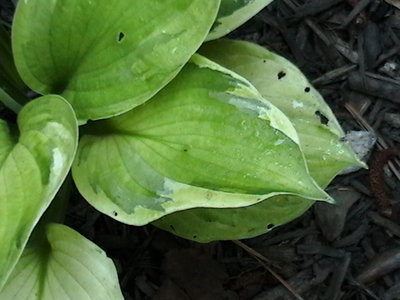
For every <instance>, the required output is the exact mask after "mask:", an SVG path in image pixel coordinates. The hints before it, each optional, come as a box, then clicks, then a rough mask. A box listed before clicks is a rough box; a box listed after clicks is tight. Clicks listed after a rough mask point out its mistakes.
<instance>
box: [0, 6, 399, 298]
mask: <svg viewBox="0 0 400 300" xmlns="http://www.w3.org/2000/svg"><path fill="white" fill-rule="evenodd" d="M396 5H397V7H396ZM6 6H7V5H5V4H3V2H1V8H3V10H2V11H1V13H0V16H1V18H2V20H3V22H5V23H7V22H9V21H10V18H9V15H10V14H9V12H8V11H5V10H4V8H5V7H6ZM399 7H400V1H399V0H391V1H389V0H387V1H384V0H275V2H274V3H273V4H272V5H270V6H269V7H268V8H266V9H264V10H263V11H262V12H261V13H259V14H258V15H257V16H256V17H254V18H253V19H252V20H250V21H249V22H248V23H246V24H245V25H244V26H242V27H241V28H239V29H238V30H236V31H235V32H234V33H232V34H231V37H232V38H237V39H247V40H251V41H254V42H257V43H258V44H261V45H263V46H265V47H268V48H269V49H272V50H274V51H275V52H277V53H279V54H281V55H283V56H285V57H286V58H288V59H289V60H291V61H292V62H293V63H295V64H296V65H297V66H299V68H300V69H301V70H302V71H303V72H304V73H305V74H306V75H307V76H308V78H309V79H310V80H311V81H312V82H313V84H314V85H315V86H316V87H317V88H318V90H319V91H320V92H321V93H322V94H323V96H324V97H325V99H326V101H327V102H328V103H329V105H330V106H331V108H332V110H333V111H334V112H335V114H336V116H337V118H338V119H339V121H340V123H341V124H342V126H343V128H344V129H345V130H346V131H349V130H357V131H360V130H363V131H364V130H369V131H371V132H373V133H374V134H375V136H376V137H377V138H378V142H377V144H376V146H375V148H374V150H373V152H374V153H375V154H373V155H371V156H370V157H369V158H367V162H368V164H369V165H370V170H360V171H357V172H353V173H350V174H348V175H344V176H338V177H337V178H336V179H335V180H334V182H333V183H332V184H331V185H330V187H329V191H330V192H331V193H332V194H333V195H334V197H335V198H336V199H337V201H338V206H336V207H332V206H330V205H328V204H317V205H315V206H314V207H313V208H312V209H311V210H309V211H308V212H307V213H306V214H304V215H303V216H302V217H301V218H299V219H297V220H295V221H293V222H291V223H289V224H286V225H284V226H281V227H279V228H276V229H274V230H273V231H272V232H270V233H268V234H265V235H262V236H259V237H257V238H253V239H248V240H243V241H241V242H230V241H226V242H214V243H210V244H198V243H195V242H189V241H186V240H183V239H180V238H178V237H176V236H173V235H171V234H169V233H166V232H163V231H160V230H159V229H156V228H154V227H152V226H150V225H149V226H144V227H133V226H127V225H123V224H121V223H118V222H116V221H114V220H112V219H110V218H108V217H106V216H104V215H102V214H101V213H99V212H97V211H96V210H94V209H93V208H91V207H90V206H89V205H88V204H87V203H86V202H85V201H84V200H82V199H80V196H78V194H77V196H76V199H79V200H76V204H75V205H74V207H73V208H72V209H71V210H70V213H69V215H68V224H69V225H70V226H72V227H73V228H75V229H77V230H78V231H79V232H80V233H82V234H83V235H85V236H86V237H88V238H89V239H91V240H93V241H94V242H95V243H97V244H98V245H99V246H101V247H102V248H103V249H104V250H105V251H106V252H107V254H108V255H109V256H110V257H111V258H112V259H113V260H114V261H115V263H116V266H117V269H118V272H119V276H120V283H121V287H122V290H123V292H124V295H125V297H126V299H137V300H141V299H158V300H168V299H171V300H180V299H182V300H183V299H193V300H200V299H204V300H214V299H215V300H221V299H243V300H246V299H256V300H262V299H266V300H275V299H276V300H277V299H306V300H312V299H323V300H335V299H351V300H353V299H385V300H389V299H400V213H399V212H400V209H399V208H398V207H400V206H398V204H397V203H398V202H399V201H400V184H399V179H400V177H399V172H400V169H399V164H398V162H397V161H396V160H393V159H394V158H395V157H396V155H398V153H399V150H398V149H399V148H398V147H399V142H400V106H399V103H400V55H399V54H400V9H399ZM380 149H389V150H384V151H382V150H380ZM389 159H392V160H393V161H392V162H391V163H390V167H389V168H387V167H385V166H386V165H387V164H388V160H389ZM246 245H247V247H246ZM271 269H272V270H273V271H274V273H276V274H278V275H279V276H280V277H281V278H282V279H283V281H284V284H282V282H280V281H279V280H277V277H276V276H275V275H273V274H271V272H270V270H271ZM285 285H286V287H285ZM296 295H297V296H296ZM299 295H301V297H302V298H300V296H299ZM296 297H297V298H296Z"/></svg>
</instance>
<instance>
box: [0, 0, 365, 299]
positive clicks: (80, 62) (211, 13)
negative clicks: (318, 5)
mask: <svg viewBox="0 0 400 300" xmlns="http://www.w3.org/2000/svg"><path fill="white" fill-rule="evenodd" d="M271 1H272V0H254V1H248V0H146V1H140V0H68V1H64V0H52V1H48V0H35V1H33V0H24V1H19V3H18V6H17V10H16V13H15V16H14V21H13V25H12V32H11V39H10V37H9V35H8V32H6V31H4V30H3V28H1V34H0V100H1V102H2V103H3V104H4V105H5V106H6V107H7V108H8V109H10V110H12V111H14V112H15V113H16V114H17V120H16V121H13V120H8V121H6V120H0V241H1V244H0V245H1V246H0V299H18V300H20V299H57V300H59V299H96V300H97V299H123V296H122V293H121V291H120V288H119V285H118V278H117V273H116V270H115V266H114V265H113V263H112V261H111V260H110V259H108V258H107V257H106V255H105V253H104V252H103V251H102V250H101V249H100V248H99V247H97V246H96V245H94V244H93V243H92V242H90V241H88V240H87V239H85V238H84V237H82V236H81V235H80V234H78V233H77V232H75V231H74V230H72V229H71V228H69V227H67V226H65V225H62V223H63V217H64V215H65V213H66V208H67V207H68V202H69V198H70V190H71V185H72V184H75V185H76V187H77V189H78V190H79V192H80V193H81V195H82V196H83V197H84V198H85V199H86V200H87V201H88V202H89V203H90V204H91V205H92V206H93V207H94V208H96V209H97V210H99V211H100V212H102V213H104V214H106V215H108V216H110V217H111V218H114V219H116V220H118V221H120V222H123V223H126V224H130V225H137V226H138V225H145V224H148V223H152V224H153V225H155V226H157V227H159V228H162V229H164V230H167V231H170V232H172V233H174V234H176V235H178V236H181V237H184V238H187V239H192V240H196V241H199V242H208V241H212V240H223V239H240V238H248V237H252V236H256V235H259V234H262V233H265V232H267V231H269V230H271V229H272V228H273V227H274V226H278V225H280V224H284V223H286V222H288V221H290V220H292V219H294V218H296V217H298V216H299V215H301V214H302V213H303V212H304V211H306V210H307V209H308V208H309V207H310V206H311V205H312V204H313V203H314V201H317V200H321V201H328V202H333V199H331V197H330V196H329V195H328V194H327V193H326V192H325V191H324V190H323V189H324V188H325V187H326V186H327V185H328V184H329V182H330V181H331V180H332V178H333V177H334V176H335V175H336V174H337V173H338V172H340V171H341V170H342V169H343V168H345V167H348V166H350V165H358V166H363V163H362V162H360V161H359V160H358V159H357V157H356V156H355V154H354V153H353V151H352V150H351V148H350V147H349V145H348V144H347V143H346V142H345V141H344V140H343V136H344V133H343V131H342V129H341V128H340V126H339V124H338V122H337V121H336V119H335V117H334V115H333V114H332V112H331V110H330V109H329V107H328V106H327V105H326V104H325V102H324V100H323V99H322V97H321V96H320V95H319V93H318V92H317V91H316V90H315V89H314V88H313V87H312V86H311V85H310V83H309V82H308V81H307V79H306V78H305V77H304V76H303V75H302V73H301V72H300V71H299V70H298V69H297V68H296V67H295V66H294V65H293V64H291V63H290V62H289V61H288V60H286V59H284V58H282V57H280V56H279V55H277V54H274V53H272V52H270V51H268V50H267V49H265V48H264V47H261V46H258V45H255V44H253V43H249V42H244V41H233V40H227V39H220V38H221V37H222V36H224V35H226V34H227V33H229V32H230V31H231V30H233V29H235V28H236V27H238V26H239V25H241V24H242V23H243V22H245V21H246V20H248V19H249V18H250V17H252V16H253V15H255V14H256V13H257V12H258V11H260V10H261V9H262V8H264V7H265V6H266V5H267V4H269V3H270V2H271ZM11 49H12V50H11ZM28 88H29V89H30V90H31V91H34V92H35V93H37V94H39V95H42V96H38V97H36V98H35V99H33V100H32V99H28V98H27V96H26V95H27V90H28ZM70 170H71V174H72V178H71V177H69V176H67V175H68V174H69V172H70Z"/></svg>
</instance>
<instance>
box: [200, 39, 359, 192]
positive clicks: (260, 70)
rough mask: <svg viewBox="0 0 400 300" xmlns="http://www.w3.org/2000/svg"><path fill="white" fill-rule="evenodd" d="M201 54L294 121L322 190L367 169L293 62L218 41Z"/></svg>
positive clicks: (240, 44) (255, 47)
mask: <svg viewBox="0 0 400 300" xmlns="http://www.w3.org/2000/svg"><path fill="white" fill-rule="evenodd" d="M200 52H201V53H202V54H203V55H205V56H207V57H209V58H210V59H212V60H214V61H215V62H217V63H219V64H221V65H222V66H224V67H226V68H229V69H231V70H233V71H234V72H236V73H238V74H239V75H241V76H243V77H245V78H246V79H247V80H249V81H250V82H251V83H252V84H253V85H254V86H255V87H256V88H257V90H258V91H259V92H260V93H261V95H262V96H263V97H264V98H265V99H267V100H268V101H270V102H271V103H273V104H274V105H276V106H277V107H278V108H279V109H280V110H282V111H283V112H284V113H285V114H286V115H287V116H288V117H289V119H290V120H291V121H292V123H293V125H294V127H295V128H296V130H297V132H298V135H299V138H300V144H301V147H302V150H303V152H304V155H305V157H306V160H307V164H308V167H309V169H310V173H311V175H312V176H313V177H314V179H315V180H316V181H317V182H318V184H320V185H321V186H323V187H324V186H326V185H328V183H329V182H330V181H331V180H332V178H333V177H334V176H336V175H337V174H338V173H339V172H340V171H341V170H342V169H344V168H346V167H348V166H351V165H358V166H362V167H365V164H364V163H362V162H360V161H359V160H358V158H357V156H356V155H355V153H354V152H353V150H352V149H351V147H350V146H349V144H348V143H347V142H345V141H343V137H344V133H343V131H342V129H341V127H340V125H339V123H338V122H337V120H336V118H335V116H334V115H333V113H332V111H331V109H330V108H329V106H328V105H327V104H326V103H325V101H324V100H323V98H322V97H321V95H320V94H319V93H318V92H317V91H316V90H315V89H314V88H313V87H312V86H311V84H310V83H309V82H308V80H307V79H306V77H305V76H304V75H303V74H302V73H301V71H300V70H299V69H298V68H297V67H296V66H295V65H293V64H292V63H291V62H289V61H288V60H286V59H285V58H283V57H281V56H279V55H277V54H274V53H272V52H270V51H268V50H266V49H265V48H263V47H261V46H258V45H256V44H253V43H249V42H244V41H231V40H219V41H213V42H210V43H207V44H205V45H204V47H202V48H201V51H200Z"/></svg>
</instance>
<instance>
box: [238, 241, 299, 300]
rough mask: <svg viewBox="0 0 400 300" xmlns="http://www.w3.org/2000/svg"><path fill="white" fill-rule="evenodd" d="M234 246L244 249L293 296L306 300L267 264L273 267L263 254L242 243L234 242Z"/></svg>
mask: <svg viewBox="0 0 400 300" xmlns="http://www.w3.org/2000/svg"><path fill="white" fill-rule="evenodd" d="M232 242H233V243H234V244H236V245H237V246H239V247H240V248H242V249H243V250H244V251H246V252H247V253H249V254H250V255H251V256H253V257H254V258H255V259H256V260H257V261H258V262H259V263H260V264H262V265H263V267H264V268H265V269H266V270H267V271H268V272H270V273H271V274H272V275H273V276H274V277H275V278H276V279H277V280H278V281H279V282H280V283H281V284H282V285H283V286H284V287H285V288H286V289H287V290H288V291H289V292H290V293H292V295H293V296H294V297H295V298H296V299H298V300H304V299H303V297H301V296H300V295H299V294H298V293H297V292H296V291H295V290H294V289H293V288H292V287H291V286H290V285H289V284H288V283H287V282H286V281H285V280H284V279H283V278H282V277H281V276H279V275H278V274H277V273H276V272H275V271H274V270H272V269H271V268H270V267H269V266H268V265H267V264H270V265H272V262H271V261H270V260H269V259H267V258H266V257H265V256H263V255H262V254H261V253H259V252H257V251H255V250H254V249H252V248H250V247H249V246H247V245H246V244H244V243H242V242H241V241H232Z"/></svg>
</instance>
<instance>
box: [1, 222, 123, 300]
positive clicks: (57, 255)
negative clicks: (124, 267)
mask: <svg viewBox="0 0 400 300" xmlns="http://www.w3.org/2000/svg"><path fill="white" fill-rule="evenodd" d="M43 234H44V236H45V238H46V239H45V241H44V242H43V243H38V242H36V241H30V242H29V243H28V245H27V246H26V248H25V250H24V253H23V255H22V256H21V258H20V260H19V261H18V264H17V265H16V267H15V269H14V271H13V272H12V274H11V276H10V277H9V279H8V281H7V283H6V285H5V286H4V288H3V290H2V291H1V292H0V298H1V299H18V300H55V299H57V300H70V299H79V300H118V299H121V300H123V299H124V298H123V296H122V293H121V290H120V288H119V284H118V277H117V272H116V269H115V266H114V264H113V262H112V260H111V259H109V258H108V257H107V256H106V254H105V253H104V251H103V250H101V249H100V248H99V247H98V246H96V245H95V244H93V243H92V242H91V241H89V240H87V239H86V238H84V237H83V236H81V235H80V234H79V233H77V232H76V231H74V230H72V229H71V228H69V227H67V226H64V225H61V224H54V223H52V224H49V225H47V227H46V230H45V233H43Z"/></svg>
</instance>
